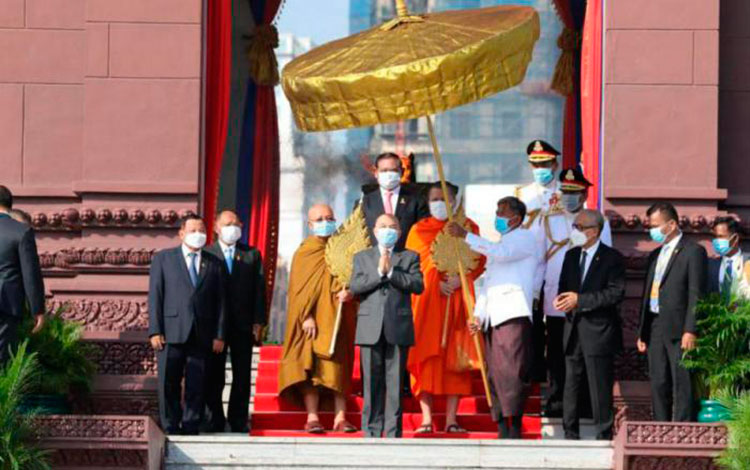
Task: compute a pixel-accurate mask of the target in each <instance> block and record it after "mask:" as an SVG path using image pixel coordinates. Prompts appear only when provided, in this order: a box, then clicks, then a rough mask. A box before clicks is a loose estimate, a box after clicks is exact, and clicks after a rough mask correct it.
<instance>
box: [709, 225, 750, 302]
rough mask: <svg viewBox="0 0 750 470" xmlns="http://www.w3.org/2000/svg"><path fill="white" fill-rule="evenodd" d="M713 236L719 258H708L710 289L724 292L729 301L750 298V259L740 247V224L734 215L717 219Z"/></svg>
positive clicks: (713, 244)
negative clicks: (749, 279) (749, 281)
mask: <svg viewBox="0 0 750 470" xmlns="http://www.w3.org/2000/svg"><path fill="white" fill-rule="evenodd" d="M713 236H714V238H713V240H711V245H712V246H713V249H714V252H715V253H716V254H717V255H718V256H719V257H718V258H711V259H709V260H708V281H707V288H708V292H711V293H714V294H721V295H722V297H723V298H724V299H725V300H726V301H729V300H730V299H731V298H732V296H743V297H747V296H748V294H749V293H750V285H749V283H748V277H749V276H748V275H750V264H749V263H750V261H749V260H748V259H749V257H748V255H747V253H743V252H742V247H741V246H740V243H741V241H742V229H741V227H740V223H739V222H738V221H737V219H735V218H734V217H719V218H717V219H716V221H715V222H714V228H713Z"/></svg>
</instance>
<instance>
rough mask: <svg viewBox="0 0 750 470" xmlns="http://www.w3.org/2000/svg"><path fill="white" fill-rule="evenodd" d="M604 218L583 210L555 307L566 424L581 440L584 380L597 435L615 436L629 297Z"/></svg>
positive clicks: (572, 235) (567, 431)
mask: <svg viewBox="0 0 750 470" xmlns="http://www.w3.org/2000/svg"><path fill="white" fill-rule="evenodd" d="M603 229H604V217H603V216H602V214H601V213H600V212H599V211H594V210H583V211H581V213H580V214H578V216H577V217H576V218H575V222H574V223H573V230H572V232H571V233H570V242H571V244H572V245H573V246H574V248H571V249H570V250H569V251H568V252H567V253H566V254H565V260H564V261H563V267H562V271H561V272H560V285H559V295H558V296H557V297H556V298H555V308H556V309H558V310H560V311H563V312H565V325H564V327H563V350H564V351H565V387H564V392H563V428H564V429H565V437H566V438H567V439H580V432H579V422H578V418H579V413H578V412H579V410H578V402H579V397H580V387H581V383H583V382H585V380H584V374H585V378H587V379H588V392H589V396H590V397H591V405H592V412H593V417H594V426H596V438H597V439H605V440H610V439H612V425H613V424H614V418H615V415H614V412H613V410H612V387H613V386H614V356H615V354H616V353H617V352H618V351H619V350H620V348H621V347H622V326H621V323H620V312H619V307H620V303H621V302H622V300H623V298H624V297H625V262H624V260H623V258H622V255H621V254H620V253H619V252H618V251H617V250H615V249H614V248H610V247H609V246H607V245H605V244H604V243H602V242H601V240H600V237H601V234H602V230H603Z"/></svg>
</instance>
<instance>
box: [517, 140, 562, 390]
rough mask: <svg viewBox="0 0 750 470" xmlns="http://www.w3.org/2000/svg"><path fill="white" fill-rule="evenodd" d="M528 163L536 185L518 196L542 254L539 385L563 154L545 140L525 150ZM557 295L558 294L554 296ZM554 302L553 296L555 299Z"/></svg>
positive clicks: (536, 338)
mask: <svg viewBox="0 0 750 470" xmlns="http://www.w3.org/2000/svg"><path fill="white" fill-rule="evenodd" d="M526 154H527V155H528V161H529V164H530V165H531V171H532V174H533V176H534V181H533V182H532V183H529V184H527V185H525V186H519V187H518V188H516V192H515V196H516V197H517V198H518V199H520V200H521V201H523V202H524V204H525V205H526V210H527V212H526V218H525V219H524V223H523V227H524V228H527V229H529V230H531V232H532V233H533V234H534V239H535V240H536V243H537V247H538V250H537V252H538V253H539V259H538V262H537V269H536V273H535V275H534V320H533V333H532V337H533V342H534V361H533V367H532V370H531V378H532V380H534V381H537V382H544V381H546V380H547V370H546V366H545V363H544V349H545V333H544V329H545V327H544V312H543V309H542V305H541V303H540V299H541V296H542V286H543V284H544V271H545V265H546V253H547V252H546V246H547V238H548V231H549V219H550V217H555V216H558V215H562V206H561V205H560V196H561V193H560V185H559V183H558V181H557V178H555V173H556V171H557V168H558V162H557V157H558V156H559V155H560V152H558V151H557V149H555V148H554V147H553V146H551V145H550V144H548V143H547V142H545V141H543V140H535V141H533V142H531V143H530V144H529V145H528V147H527V148H526ZM555 295H557V293H555ZM553 299H554V296H553Z"/></svg>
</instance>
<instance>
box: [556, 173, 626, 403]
mask: <svg viewBox="0 0 750 470" xmlns="http://www.w3.org/2000/svg"><path fill="white" fill-rule="evenodd" d="M590 186H591V183H590V182H589V181H588V180H587V179H586V178H585V177H584V176H583V172H581V170H580V169H579V168H578V167H575V168H567V169H564V170H563V171H562V172H560V178H559V188H560V207H561V208H562V212H560V213H557V214H555V215H553V216H549V217H548V218H547V220H546V221H545V223H544V224H545V225H544V227H545V237H544V247H543V250H542V251H543V252H544V253H545V254H546V256H545V259H546V263H545V265H544V287H543V293H544V295H543V296H542V298H543V311H544V317H545V327H546V330H547V344H546V346H547V355H546V359H547V360H546V362H547V372H548V373H549V395H548V398H547V403H546V405H545V408H544V413H545V416H548V417H561V416H562V405H563V390H564V385H565V354H564V351H563V328H564V326H565V312H562V311H560V310H557V309H556V308H555V307H554V300H555V297H556V296H557V294H558V285H559V284H560V272H561V271H562V265H563V261H564V260H565V253H566V252H567V251H568V250H569V249H570V248H571V247H572V246H573V245H574V240H571V232H572V231H573V223H574V222H575V218H576V216H577V215H578V214H579V213H580V212H581V211H582V210H583V209H584V208H585V202H586V196H587V193H588V188H589V187H590ZM600 240H601V242H602V243H604V244H605V245H608V246H612V229H611V228H610V226H609V222H608V221H607V220H606V219H605V221H604V228H603V229H602V234H601V238H600ZM581 390H582V393H585V394H588V389H585V388H584V387H582V388H581ZM580 406H581V407H582V408H583V409H586V408H587V406H588V400H587V399H586V397H585V396H584V397H583V400H582V403H581V404H580Z"/></svg>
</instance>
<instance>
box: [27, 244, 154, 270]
mask: <svg viewBox="0 0 750 470" xmlns="http://www.w3.org/2000/svg"><path fill="white" fill-rule="evenodd" d="M154 253H156V250H147V249H143V248H130V249H121V248H112V249H110V248H87V249H76V248H69V249H65V250H61V251H59V252H56V253H41V254H40V255H39V262H40V265H41V266H42V268H43V269H49V268H60V269H76V268H80V267H101V266H103V265H112V266H127V265H133V266H137V267H143V266H148V265H149V264H151V258H153V256H154Z"/></svg>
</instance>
